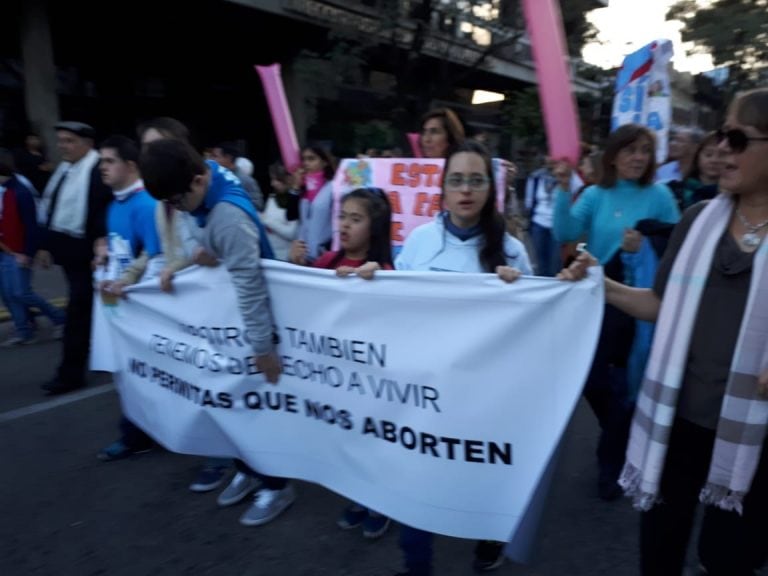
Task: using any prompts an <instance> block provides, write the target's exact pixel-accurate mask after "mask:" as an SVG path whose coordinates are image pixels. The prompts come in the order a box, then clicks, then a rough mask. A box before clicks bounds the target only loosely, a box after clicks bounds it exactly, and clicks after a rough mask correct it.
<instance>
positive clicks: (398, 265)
mask: <svg viewBox="0 0 768 576" xmlns="http://www.w3.org/2000/svg"><path fill="white" fill-rule="evenodd" d="M482 244H483V237H482V235H481V236H475V237H474V238H470V239H468V240H466V241H464V242H462V241H461V240H459V239H458V238H457V237H456V236H454V235H453V234H451V233H449V232H448V231H447V230H446V229H445V226H444V225H443V214H438V215H437V216H435V219H434V220H433V221H432V222H429V223H427V224H422V225H421V226H419V227H418V228H416V229H415V230H413V231H412V232H411V233H410V234H409V235H408V238H406V240H405V244H404V245H403V249H402V250H401V251H400V254H398V256H397V258H396V260H395V269H396V270H420V271H426V270H434V271H440V272H486V270H483V268H482V266H481V264H480V249H481V248H482ZM504 253H505V256H506V260H507V265H508V266H512V267H513V268H517V269H518V270H520V271H521V272H522V273H523V274H526V275H531V274H533V270H532V269H531V262H530V260H529V259H528V253H527V252H526V251H525V246H524V245H523V243H522V242H520V241H519V240H517V239H516V238H514V237H513V236H511V235H510V234H505V237H504Z"/></svg>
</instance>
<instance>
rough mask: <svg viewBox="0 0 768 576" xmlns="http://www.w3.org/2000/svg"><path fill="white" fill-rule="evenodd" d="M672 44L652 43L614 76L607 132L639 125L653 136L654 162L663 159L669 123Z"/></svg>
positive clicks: (626, 61)
mask: <svg viewBox="0 0 768 576" xmlns="http://www.w3.org/2000/svg"><path fill="white" fill-rule="evenodd" d="M672 54H673V48H672V42H671V41H669V40H656V41H655V42H651V43H650V44H647V45H646V46H643V47H642V48H640V49H639V50H637V51H635V52H632V53H631V54H629V55H628V56H627V57H626V58H624V63H623V64H622V65H621V68H620V69H619V72H618V74H617V76H616V88H615V90H616V93H615V96H614V100H613V114H612V117H611V130H615V129H616V128H618V127H619V126H623V125H624V124H642V125H643V126H647V127H648V128H650V129H651V130H653V131H654V132H655V133H656V161H657V162H658V163H661V162H664V161H665V160H666V159H667V148H668V140H669V127H670V123H671V120H672V92H671V89H670V84H669V61H670V60H671V58H672Z"/></svg>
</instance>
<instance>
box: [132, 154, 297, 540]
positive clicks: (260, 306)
mask: <svg viewBox="0 0 768 576" xmlns="http://www.w3.org/2000/svg"><path fill="white" fill-rule="evenodd" d="M140 166H141V173H142V175H143V176H144V181H145V183H146V185H147V190H149V193H150V194H152V196H154V197H155V198H157V199H158V200H161V201H163V202H167V203H168V204H170V205H172V206H173V207H174V208H176V209H177V210H182V211H184V212H189V213H190V214H191V215H192V216H193V217H194V218H195V220H196V221H197V225H198V229H197V230H196V236H197V239H198V240H199V241H200V243H201V244H202V245H203V247H204V248H205V250H206V251H207V252H209V253H211V254H213V255H215V256H216V257H217V258H218V259H219V260H220V261H221V262H222V263H223V264H224V266H226V267H227V270H228V271H229V273H230V275H231V276H232V283H233V284H234V287H235V291H236V293H237V300H238V306H239V308H240V313H241V315H242V317H243V321H244V323H245V327H246V330H247V331H248V333H249V335H250V336H251V341H252V342H251V344H252V346H253V351H254V355H255V357H256V367H257V368H258V369H259V370H260V371H261V372H262V373H263V374H264V377H265V378H266V380H267V382H270V383H272V384H276V383H277V381H278V380H279V378H280V373H281V372H282V366H281V364H280V360H279V357H278V356H277V353H276V350H275V338H274V333H273V325H274V322H273V319H272V310H271V307H270V303H269V293H268V291H267V286H266V282H265V281H264V275H263V273H262V269H261V258H272V257H273V254H272V248H271V246H270V245H269V241H268V240H267V235H266V231H265V230H264V227H263V226H262V224H261V221H260V220H259V216H258V213H257V212H256V208H255V207H254V205H253V202H251V199H250V198H249V197H248V195H247V194H246V193H245V191H244V190H243V188H242V187H241V185H240V182H239V181H238V179H237V177H236V176H235V175H234V174H233V173H232V172H230V171H229V170H227V169H225V168H223V167H221V166H219V165H218V164H216V163H215V162H213V161H210V160H209V161H205V160H203V158H202V157H201V156H200V155H199V154H198V153H197V152H196V151H195V150H194V149H193V148H192V147H191V146H190V145H189V144H187V143H186V142H181V141H178V140H158V141H156V142H152V143H150V144H149V145H147V147H146V148H145V149H144V151H143V152H142V155H141V162H140ZM237 465H238V469H239V470H240V473H239V474H238V475H236V476H235V480H233V484H237V485H236V486H232V485H230V487H231V488H234V489H235V491H236V492H237V495H238V497H240V498H241V497H242V496H245V495H247V494H248V493H249V492H250V491H251V490H252V489H253V488H254V487H255V486H256V484H260V486H261V488H260V489H259V490H258V491H257V492H256V496H255V501H254V504H253V505H252V506H251V508H249V509H248V510H247V511H246V512H245V514H243V516H242V517H241V518H240V522H241V523H242V524H245V525H247V526H258V525H262V524H266V523H267V522H269V521H271V520H272V519H274V518H275V517H277V516H278V515H279V514H280V513H281V512H282V511H283V510H285V509H286V508H287V507H288V506H290V505H291V504H292V503H293V502H294V500H295V499H296V496H295V493H294V491H293V486H292V485H291V484H290V483H289V482H288V480H287V479H286V478H275V477H272V476H266V475H264V474H259V473H257V472H255V471H253V470H251V469H249V468H248V467H247V466H246V465H245V464H244V463H242V462H238V463H237ZM228 490H229V488H228ZM226 492H227V490H225V493H226ZM223 495H224V494H222V496H223ZM219 502H220V503H222V501H221V498H220V499H219Z"/></svg>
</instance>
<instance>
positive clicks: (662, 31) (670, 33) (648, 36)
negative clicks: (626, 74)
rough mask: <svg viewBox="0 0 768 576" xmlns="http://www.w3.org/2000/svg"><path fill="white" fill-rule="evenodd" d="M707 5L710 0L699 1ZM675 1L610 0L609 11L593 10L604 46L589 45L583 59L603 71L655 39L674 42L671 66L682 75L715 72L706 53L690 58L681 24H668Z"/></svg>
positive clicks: (599, 44) (619, 62) (599, 36)
mask: <svg viewBox="0 0 768 576" xmlns="http://www.w3.org/2000/svg"><path fill="white" fill-rule="evenodd" d="M699 3H700V4H702V5H704V4H707V3H709V1H708V0H699ZM672 4H674V0H610V2H609V3H608V7H607V8H598V9H597V10H593V11H592V12H591V13H590V14H589V15H588V18H589V19H590V20H591V21H592V22H593V23H594V25H595V27H596V28H597V29H598V31H599V35H598V39H599V40H600V42H601V43H595V44H588V45H586V46H585V47H584V50H583V51H582V56H583V58H584V60H586V61H587V62H589V63H590V64H594V65H596V66H600V67H602V68H613V67H617V66H620V65H621V62H622V60H623V59H624V56H626V55H627V54H629V53H630V52H634V51H635V50H637V49H638V48H641V47H642V46H644V45H646V44H648V43H649V42H652V41H653V40H656V39H662V38H666V39H669V40H672V42H673V43H674V49H675V56H674V57H673V58H672V63H673V65H674V67H675V69H676V70H679V71H681V72H693V73H699V72H704V71H707V70H712V68H713V66H712V59H711V58H710V57H709V55H706V54H697V55H695V56H688V55H687V54H686V48H688V47H689V46H690V43H683V42H682V40H681V39H680V28H681V26H682V24H681V23H680V22H678V21H676V20H675V21H665V20H664V18H665V16H666V13H667V9H668V8H669V6H671V5H672Z"/></svg>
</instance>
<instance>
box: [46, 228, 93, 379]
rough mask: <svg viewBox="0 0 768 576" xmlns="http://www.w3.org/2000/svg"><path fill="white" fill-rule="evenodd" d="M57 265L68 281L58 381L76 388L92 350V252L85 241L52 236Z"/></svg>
mask: <svg viewBox="0 0 768 576" xmlns="http://www.w3.org/2000/svg"><path fill="white" fill-rule="evenodd" d="M51 241H52V243H53V246H54V247H55V248H53V249H52V251H53V255H54V258H55V260H56V263H57V264H59V265H61V267H62V269H63V270H64V274H65V276H66V278H67V287H68V290H69V304H68V305H67V323H66V325H65V326H64V338H63V341H62V358H61V364H60V365H59V369H58V374H57V378H58V380H59V381H60V382H61V383H62V384H64V385H72V386H77V385H81V384H83V383H84V381H85V375H86V373H87V371H88V354H89V352H90V348H91V312H92V306H93V271H92V270H91V260H92V257H93V250H92V248H91V246H88V244H87V241H86V240H84V239H80V238H73V237H71V236H68V235H66V234H60V233H56V232H52V233H51Z"/></svg>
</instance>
